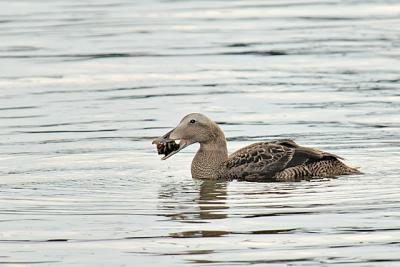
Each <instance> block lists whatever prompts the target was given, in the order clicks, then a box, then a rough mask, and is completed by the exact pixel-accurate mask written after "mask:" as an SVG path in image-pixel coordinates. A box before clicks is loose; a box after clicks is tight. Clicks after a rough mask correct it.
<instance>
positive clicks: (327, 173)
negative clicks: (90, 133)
mask: <svg viewBox="0 0 400 267" xmlns="http://www.w3.org/2000/svg"><path fill="white" fill-rule="evenodd" d="M176 141H178V142H179V143H176ZM152 143H153V144H156V145H157V149H158V152H159V154H163V155H164V156H163V157H162V160H166V159H168V158H170V157H171V156H173V155H175V154H177V153H178V152H179V151H181V150H183V149H184V148H186V147H188V146H190V145H192V144H195V143H199V144H200V148H199V149H198V151H197V153H196V155H195V156H194V158H193V160H192V165H191V174H192V178H194V179H206V180H242V181H249V182H295V181H301V180H310V179H314V178H333V177H337V176H339V175H355V174H362V172H361V171H359V170H358V168H353V167H349V166H347V165H346V164H345V163H343V160H344V159H343V158H342V157H340V156H337V155H335V154H332V153H329V152H324V151H321V150H319V149H316V148H311V147H305V146H300V145H298V144H297V143H295V142H294V141H293V140H291V139H278V140H272V141H262V142H257V143H253V144H250V145H248V146H245V147H243V148H241V149H239V150H237V151H235V152H234V153H232V154H230V155H229V154H228V149H227V141H226V138H225V134H224V132H223V130H222V129H221V128H220V126H219V125H218V124H217V123H216V122H214V121H213V120H211V119H210V118H208V117H207V116H206V115H204V114H201V113H190V114H188V115H186V116H184V117H183V118H182V120H181V121H180V122H179V124H178V125H177V126H176V127H175V128H173V129H172V130H170V131H169V132H167V133H166V134H164V135H163V136H161V137H158V138H156V139H154V140H153V142H152Z"/></svg>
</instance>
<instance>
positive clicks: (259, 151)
mask: <svg viewBox="0 0 400 267" xmlns="http://www.w3.org/2000/svg"><path fill="white" fill-rule="evenodd" d="M324 158H336V159H338V158H340V157H338V156H336V155H334V154H330V153H326V152H323V151H320V150H318V149H314V148H308V147H302V146H299V145H298V144H296V143H295V142H294V141H292V140H289V139H284V140H276V141H271V142H259V143H255V144H252V145H249V146H246V147H244V148H241V149H239V150H238V151H236V152H234V153H233V154H231V155H230V156H229V158H228V160H227V161H226V163H225V172H224V173H225V175H226V176H227V177H225V178H228V179H243V180H264V181H266V180H269V179H273V177H274V175H275V174H276V173H278V172H280V171H282V170H284V169H285V168H290V167H295V166H299V165H302V164H304V163H307V162H314V161H319V160H321V159H324Z"/></svg>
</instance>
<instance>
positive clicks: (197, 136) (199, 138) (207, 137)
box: [153, 113, 225, 160]
mask: <svg viewBox="0 0 400 267" xmlns="http://www.w3.org/2000/svg"><path fill="white" fill-rule="evenodd" d="M220 137H223V139H224V140H225V136H224V133H223V132H222V130H221V129H220V128H219V126H218V125H217V124H216V123H215V122H213V121H212V120H210V119H209V118H208V117H207V116H205V115H203V114H201V113H190V114H188V115H186V116H185V117H183V119H182V120H181V121H180V122H179V124H178V126H176V127H175V128H174V129H172V130H171V131H169V132H168V133H166V134H165V135H163V136H162V137H159V138H157V139H155V140H154V141H153V144H154V143H156V144H160V143H161V144H166V143H168V142H171V141H177V140H179V147H178V148H177V150H175V151H173V152H171V153H169V154H168V155H166V156H165V157H163V158H162V159H163V160H164V159H167V158H169V157H171V156H172V155H174V154H176V153H178V152H179V151H181V150H182V149H184V148H185V147H187V146H190V145H191V144H194V143H200V144H206V143H209V142H212V141H214V140H215V139H218V138H220Z"/></svg>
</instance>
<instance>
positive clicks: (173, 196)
mask: <svg viewBox="0 0 400 267" xmlns="http://www.w3.org/2000/svg"><path fill="white" fill-rule="evenodd" d="M193 183H194V184H193ZM227 184H228V182H226V181H202V180H195V181H190V182H186V183H185V182H179V183H174V184H166V185H162V186H161V188H160V193H159V198H160V200H161V202H160V205H162V206H160V209H161V210H163V211H165V210H167V211H168V212H172V213H168V214H167V215H166V216H167V217H168V218H170V219H171V220H174V221H179V222H186V223H201V222H202V220H214V219H224V218H226V217H227V213H226V211H225V210H226V209H228V206H227V205H226V200H227ZM193 185H194V186H195V188H193Z"/></svg>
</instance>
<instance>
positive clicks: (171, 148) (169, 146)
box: [153, 130, 193, 160]
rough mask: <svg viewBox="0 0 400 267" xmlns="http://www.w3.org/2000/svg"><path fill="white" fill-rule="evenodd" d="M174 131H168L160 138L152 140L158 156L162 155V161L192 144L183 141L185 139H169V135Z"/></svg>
mask: <svg viewBox="0 0 400 267" xmlns="http://www.w3.org/2000/svg"><path fill="white" fill-rule="evenodd" d="M173 131H174V130H171V131H169V132H168V133H166V134H165V135H163V136H162V137H159V138H156V139H154V140H153V144H156V145H157V151H158V154H163V155H164V157H162V158H161V159H162V160H166V159H167V158H169V157H171V156H173V155H175V154H176V153H178V152H179V151H181V150H182V149H184V148H185V147H187V146H189V145H191V144H193V143H192V142H190V141H188V140H185V139H172V138H170V135H171V133H172V132H173ZM178 140H179V143H176V142H175V141H178Z"/></svg>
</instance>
